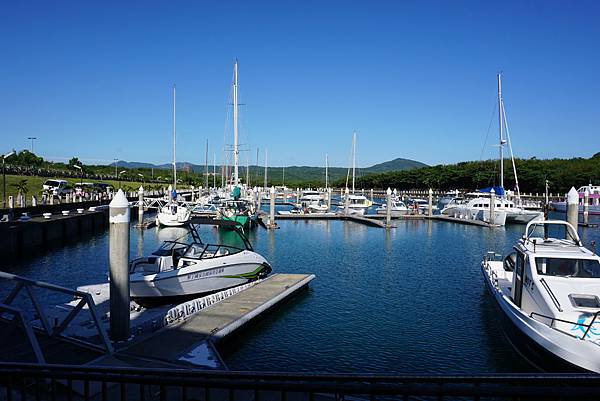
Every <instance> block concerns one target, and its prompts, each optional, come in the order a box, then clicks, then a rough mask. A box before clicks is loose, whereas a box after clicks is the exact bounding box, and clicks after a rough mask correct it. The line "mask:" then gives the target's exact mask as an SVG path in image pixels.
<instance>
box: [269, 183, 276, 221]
mask: <svg viewBox="0 0 600 401" xmlns="http://www.w3.org/2000/svg"><path fill="white" fill-rule="evenodd" d="M269 194H270V195H271V199H270V204H269V228H274V227H275V187H274V186H271V189H270V190H269Z"/></svg>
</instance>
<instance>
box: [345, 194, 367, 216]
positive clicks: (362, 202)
mask: <svg viewBox="0 0 600 401" xmlns="http://www.w3.org/2000/svg"><path fill="white" fill-rule="evenodd" d="M347 205H348V207H347V209H348V210H346V199H345V196H344V197H343V198H342V206H341V207H340V208H339V209H338V210H339V211H341V212H342V213H345V214H361V215H362V214H365V212H366V210H367V209H368V208H370V207H371V206H372V205H373V203H372V202H371V201H370V200H369V199H368V198H367V197H366V196H364V195H353V194H349V195H348V203H347Z"/></svg>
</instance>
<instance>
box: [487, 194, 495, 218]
mask: <svg viewBox="0 0 600 401" xmlns="http://www.w3.org/2000/svg"><path fill="white" fill-rule="evenodd" d="M495 207H496V191H494V188H492V189H491V191H490V217H489V219H488V223H489V224H494V223H495V222H496V219H495V218H494V208H495Z"/></svg>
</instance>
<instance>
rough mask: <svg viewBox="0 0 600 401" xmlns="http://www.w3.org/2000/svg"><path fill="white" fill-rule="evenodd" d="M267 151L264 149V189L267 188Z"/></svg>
mask: <svg viewBox="0 0 600 401" xmlns="http://www.w3.org/2000/svg"><path fill="white" fill-rule="evenodd" d="M268 156H269V154H268V151H267V149H265V189H267V161H268Z"/></svg>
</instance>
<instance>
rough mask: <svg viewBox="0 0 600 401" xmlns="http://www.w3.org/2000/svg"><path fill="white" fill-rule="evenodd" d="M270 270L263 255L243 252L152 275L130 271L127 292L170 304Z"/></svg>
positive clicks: (137, 296)
mask: <svg viewBox="0 0 600 401" xmlns="http://www.w3.org/2000/svg"><path fill="white" fill-rule="evenodd" d="M147 259H150V258H147ZM141 262H143V261H141ZM133 263H136V261H134V262H133ZM138 263H139V262H138ZM270 272H271V266H270V265H269V264H268V263H267V261H266V260H265V259H264V258H263V257H262V256H260V255H259V254H257V253H255V252H252V251H243V252H239V253H236V254H233V255H228V256H220V257H216V258H211V259H201V260H197V261H196V262H195V263H194V264H190V265H188V266H184V267H179V268H176V269H171V270H167V271H161V272H159V273H155V274H145V273H132V274H131V275H130V295H131V297H132V298H134V299H137V300H140V301H142V302H156V301H159V300H160V301H161V302H163V303H169V302H172V301H173V300H175V299H184V298H186V299H189V298H195V297H198V296H201V295H205V294H210V293H213V292H217V291H221V290H224V289H227V288H231V287H236V286H238V285H242V284H246V283H248V282H249V281H253V280H257V279H259V278H263V277H266V276H267V275H268V274H269V273H270Z"/></svg>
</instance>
